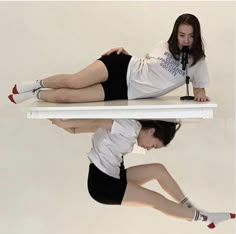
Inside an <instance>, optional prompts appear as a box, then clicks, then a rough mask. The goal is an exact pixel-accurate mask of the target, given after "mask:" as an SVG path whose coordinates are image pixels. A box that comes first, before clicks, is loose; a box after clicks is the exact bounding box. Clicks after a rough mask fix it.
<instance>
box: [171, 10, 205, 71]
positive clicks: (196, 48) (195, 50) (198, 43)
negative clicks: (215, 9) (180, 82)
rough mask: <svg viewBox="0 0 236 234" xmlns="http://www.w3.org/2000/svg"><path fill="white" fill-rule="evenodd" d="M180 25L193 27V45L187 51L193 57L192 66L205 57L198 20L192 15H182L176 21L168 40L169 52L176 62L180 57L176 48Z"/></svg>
mask: <svg viewBox="0 0 236 234" xmlns="http://www.w3.org/2000/svg"><path fill="white" fill-rule="evenodd" d="M181 24H186V25H191V26H192V27H193V36H194V38H193V44H192V47H191V49H190V50H189V54H190V55H192V56H193V63H192V64H191V66H193V65H194V64H196V63H197V62H198V61H199V60H200V59H201V58H204V57H206V55H205V51H204V45H203V41H202V36H201V26H200V23H199V20H198V18H197V17H196V16H194V15H192V14H183V15H180V16H179V17H178V18H177V19H176V21H175V24H174V27H173V30H172V33H171V35H170V38H169V40H168V44H169V50H170V52H171V54H172V55H173V57H174V58H175V59H176V60H178V59H179V56H180V49H179V47H178V29H179V26H180V25H181Z"/></svg>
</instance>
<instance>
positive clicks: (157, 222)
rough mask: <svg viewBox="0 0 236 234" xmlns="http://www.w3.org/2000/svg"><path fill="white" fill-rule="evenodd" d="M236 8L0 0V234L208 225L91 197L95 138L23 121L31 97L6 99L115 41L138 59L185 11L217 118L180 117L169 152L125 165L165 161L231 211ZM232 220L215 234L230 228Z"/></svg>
mask: <svg viewBox="0 0 236 234" xmlns="http://www.w3.org/2000/svg"><path fill="white" fill-rule="evenodd" d="M235 10H236V8H235V3H234V2H212V1H211V2H176V1H174V2H0V29H1V37H0V51H1V53H0V60H1V66H0V67H1V86H0V93H1V104H0V111H1V112H0V113H1V114H0V120H1V122H0V127H1V133H0V137H1V154H0V162H1V164H0V234H12V233H14V234H23V233H24V234H31V233H34V234H44V233H47V234H51V233H57V234H62V233H71V234H73V233H95V232H96V233H98V234H100V233H101V234H104V233H105V234H106V233H107V234H108V233H109V234H110V233H112V234H118V233H120V232H125V233H129V234H132V233H135V234H141V233H157V232H158V233H165V234H170V233H173V232H174V233H176V234H178V233H181V234H183V233H192V234H195V233H202V234H204V233H208V232H209V231H208V229H207V228H206V227H205V226H204V225H201V224H196V223H191V222H185V221H181V220H176V219H174V218H171V217H167V216H165V215H163V214H161V213H159V212H157V211H155V210H150V209H144V208H124V207H110V206H103V205H101V204H99V203H96V202H95V201H93V200H92V199H91V198H90V197H89V195H88V193H87V188H86V179H87V171H88V161H87V158H86V153H87V152H88V151H89V149H90V146H91V145H90V140H91V135H90V134H84V135H76V136H73V135H69V134H68V133H66V132H63V131H62V130H60V129H57V128H56V127H54V126H52V125H51V124H50V123H49V122H48V121H46V120H27V119H26V114H25V113H24V111H23V107H24V106H26V105H27V103H26V104H21V105H17V106H16V105H13V104H12V103H10V102H8V100H7V96H8V94H9V92H10V91H11V88H12V86H13V85H14V84H15V82H18V81H24V80H35V79H40V78H43V77H47V76H50V75H54V74H59V73H73V72H76V71H78V70H79V69H81V68H83V67H84V66H86V65H88V64H89V63H91V62H93V61H94V60H95V59H97V58H98V57H99V56H100V55H101V54H102V53H104V52H105V51H107V50H108V49H110V48H112V47H116V46H123V47H125V48H126V49H127V51H128V52H129V53H131V54H133V55H135V56H143V55H144V54H145V53H146V52H147V50H149V49H150V48H151V47H152V46H153V45H154V44H155V43H156V42H157V41H160V40H167V39H168V38H169V35H170V33H171V31H172V27H173V24H174V21H175V19H176V18H177V17H178V16H179V15H180V14H182V13H186V12H189V13H192V14H195V15H196V16H197V17H198V18H199V20H200V22H201V25H202V34H203V38H204V40H205V48H206V55H207V64H208V68H209V74H210V81H211V83H210V86H209V88H208V89H207V92H208V94H209V96H210V97H211V99H212V100H214V101H215V102H216V103H217V104H218V106H219V107H218V108H217V110H216V111H215V115H214V119H213V120H201V121H190V122H188V121H186V122H184V123H183V127H182V129H181V131H180V132H179V133H178V136H177V137H176V139H175V140H174V141H173V143H172V144H171V145H170V146H168V147H167V148H166V149H160V150H157V151H155V150H153V151H150V152H148V153H147V154H146V156H143V155H130V157H127V159H126V164H127V165H133V164H139V163H142V162H143V163H149V162H163V163H164V164H165V165H166V167H167V168H168V169H169V170H170V172H171V173H173V174H174V176H175V177H176V179H177V181H178V182H179V184H180V185H181V186H182V188H183V190H184V191H185V192H186V194H187V195H188V196H189V197H190V198H191V199H192V201H193V202H194V203H196V205H197V206H199V207H200V208H203V209H205V210H209V211H235V210H236V208H235V177H234V173H235V159H234V157H235V134H234V128H235V125H234V122H235V114H234V112H235V94H234V90H235V89H234V87H235V83H234V82H235V80H234V71H235V68H234V65H235V38H234V37H235V34H234V31H235ZM173 94H175V95H183V94H185V87H183V88H180V89H179V90H176V91H174V92H173V93H172V94H171V95H173ZM29 103H30V102H28V104H29ZM148 186H151V188H152V189H156V190H157V191H160V192H162V191H161V190H160V188H159V186H157V185H156V184H155V183H154V184H151V183H150V185H148ZM233 227H234V225H233V222H228V223H225V224H222V225H220V226H219V227H218V228H217V229H216V230H215V231H214V233H217V234H218V233H219V234H221V233H227V234H233V233H234V230H233Z"/></svg>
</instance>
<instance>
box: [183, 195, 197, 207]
mask: <svg viewBox="0 0 236 234" xmlns="http://www.w3.org/2000/svg"><path fill="white" fill-rule="evenodd" d="M180 204H181V205H184V206H186V207H188V208H196V207H195V206H194V205H193V204H192V203H191V202H190V201H189V199H188V197H185V198H184V199H183V200H182V201H181V202H180Z"/></svg>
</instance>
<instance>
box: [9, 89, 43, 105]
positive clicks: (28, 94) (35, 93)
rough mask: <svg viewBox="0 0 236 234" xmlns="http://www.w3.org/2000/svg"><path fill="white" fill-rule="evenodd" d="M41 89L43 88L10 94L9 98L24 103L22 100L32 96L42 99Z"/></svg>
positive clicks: (16, 102)
mask: <svg viewBox="0 0 236 234" xmlns="http://www.w3.org/2000/svg"><path fill="white" fill-rule="evenodd" d="M40 91H41V90H40V89H38V90H35V91H30V92H25V93H20V94H10V95H9V96H8V99H9V100H10V101H11V102H13V103H15V104H19V103H22V102H24V101H27V100H29V99H31V98H37V99H40Z"/></svg>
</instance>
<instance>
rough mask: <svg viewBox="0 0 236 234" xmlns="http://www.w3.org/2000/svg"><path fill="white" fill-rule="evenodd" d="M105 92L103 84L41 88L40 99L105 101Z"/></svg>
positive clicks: (68, 101) (57, 101) (48, 100)
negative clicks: (85, 86)
mask: <svg viewBox="0 0 236 234" xmlns="http://www.w3.org/2000/svg"><path fill="white" fill-rule="evenodd" d="M104 98H105V94H104V90H103V88H102V85H101V84H96V85H92V86H89V87H87V88H82V89H70V88H61V89H54V90H41V91H40V99H42V100H44V101H47V102H55V103H73V102H96V101H104Z"/></svg>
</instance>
